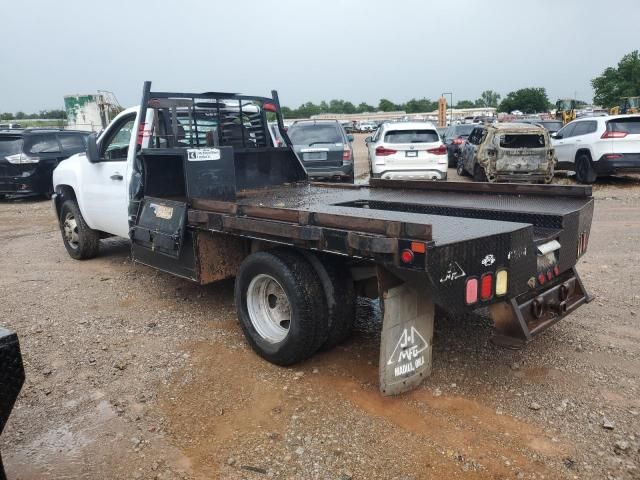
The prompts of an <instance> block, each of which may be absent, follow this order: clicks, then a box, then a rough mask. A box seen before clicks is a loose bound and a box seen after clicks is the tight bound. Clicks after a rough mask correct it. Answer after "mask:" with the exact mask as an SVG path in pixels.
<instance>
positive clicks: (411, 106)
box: [398, 98, 438, 113]
mask: <svg viewBox="0 0 640 480" xmlns="http://www.w3.org/2000/svg"><path fill="white" fill-rule="evenodd" d="M398 107H401V108H400V109H401V110H404V111H405V112H407V113H425V112H432V111H434V110H436V109H437V108H438V104H437V102H432V101H431V100H429V99H427V98H421V99H420V100H416V99H415V98H412V99H411V100H409V101H408V102H407V103H405V104H404V105H398Z"/></svg>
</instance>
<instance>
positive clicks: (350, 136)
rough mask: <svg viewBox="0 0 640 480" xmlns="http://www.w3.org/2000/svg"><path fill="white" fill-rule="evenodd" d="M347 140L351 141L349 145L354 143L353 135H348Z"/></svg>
mask: <svg viewBox="0 0 640 480" xmlns="http://www.w3.org/2000/svg"><path fill="white" fill-rule="evenodd" d="M347 140H349V143H351V142H353V135H351V134H350V133H349V134H347Z"/></svg>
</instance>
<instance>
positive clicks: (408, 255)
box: [400, 250, 413, 263]
mask: <svg viewBox="0 0 640 480" xmlns="http://www.w3.org/2000/svg"><path fill="white" fill-rule="evenodd" d="M400 260H402V263H411V262H413V252H412V251H411V250H403V251H402V253H401V254H400Z"/></svg>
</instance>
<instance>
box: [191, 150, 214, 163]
mask: <svg viewBox="0 0 640 480" xmlns="http://www.w3.org/2000/svg"><path fill="white" fill-rule="evenodd" d="M187 159H188V160H189V161H190V162H204V161H207V160H220V150H219V149H217V148H187Z"/></svg>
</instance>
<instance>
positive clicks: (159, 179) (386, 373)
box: [53, 82, 593, 395]
mask: <svg viewBox="0 0 640 480" xmlns="http://www.w3.org/2000/svg"><path fill="white" fill-rule="evenodd" d="M271 115H275V117H276V119H277V125H278V129H279V131H280V134H281V136H282V139H283V140H284V141H285V145H282V146H278V144H277V142H274V140H273V138H272V135H271V134H270V133H269V126H268V118H269V116H271ZM87 143H88V147H87V151H86V153H84V154H78V155H75V156H73V157H71V158H69V159H68V160H66V161H65V162H63V163H61V164H60V165H59V166H58V167H57V168H56V170H55V171H54V174H53V181H54V190H55V193H54V195H53V202H54V206H55V211H56V214H57V216H58V220H59V223H60V229H61V232H62V238H63V241H64V245H65V247H66V249H67V251H68V252H69V254H70V255H71V257H73V258H75V259H79V260H81V259H88V258H91V257H93V256H95V255H96V254H97V253H98V248H99V243H100V239H101V238H103V237H104V236H109V235H117V236H120V237H125V238H129V239H130V240H131V254H132V258H133V260H134V261H136V262H139V263H142V264H145V265H149V266H152V267H154V268H157V269H160V270H162V271H164V272H167V273H171V274H173V275H176V276H179V277H181V278H185V279H188V280H191V281H194V282H197V283H199V284H207V283H211V282H215V281H218V280H221V279H225V278H233V277H235V279H236V280H235V282H236V283H235V304H236V310H237V312H238V318H239V321H240V325H241V327H242V329H243V331H244V333H245V336H246V338H247V341H248V343H249V344H250V345H251V347H252V348H253V349H254V350H255V351H256V353H258V354H259V355H261V356H262V357H263V358H265V359H266V360H268V361H270V362H272V363H275V364H278V365H290V364H293V363H295V362H299V361H302V360H304V359H305V358H308V357H309V356H311V355H313V354H314V353H315V352H316V351H318V350H319V349H321V348H322V349H328V348H331V347H332V346H335V345H337V344H338V343H340V342H342V341H344V340H345V339H346V338H347V337H348V336H349V334H350V332H351V329H352V327H353V321H354V316H355V303H356V302H355V298H356V292H357V293H358V294H359V295H361V296H369V297H371V298H380V299H381V303H382V311H383V325H382V335H381V346H380V363H379V369H380V372H379V373H380V388H381V391H382V392H383V393H384V394H387V395H389V394H396V393H400V392H403V391H406V390H408V389H410V388H412V387H414V386H416V385H418V384H419V383H420V382H421V381H422V380H423V379H424V378H425V377H427V376H428V375H429V373H430V371H431V364H432V362H431V354H432V339H433V319H434V307H435V305H436V304H437V305H439V306H440V307H442V308H443V309H445V310H449V311H457V312H461V311H462V312H464V311H471V310H474V309H476V308H479V307H483V308H484V307H486V308H488V309H489V311H490V312H491V315H492V318H493V319H494V322H495V326H496V330H497V332H498V336H497V337H496V338H502V341H506V342H508V343H509V344H512V343H513V342H516V343H526V342H527V341H529V340H531V339H532V337H533V336H535V335H536V334H538V333H540V332H542V331H544V330H545V329H546V328H548V327H550V326H551V325H553V324H554V323H556V322H557V321H559V320H560V319H562V318H563V317H565V316H566V315H568V314H570V313H571V312H573V311H574V310H576V309H577V308H579V307H580V306H581V305H582V304H584V303H585V302H587V301H588V300H589V298H590V297H589V295H588V294H587V292H586V290H585V288H584V286H583V284H582V282H581V281H580V278H579V276H578V273H577V272H576V270H575V265H576V262H577V260H578V259H579V258H580V257H581V256H582V255H583V254H584V253H585V252H586V250H587V244H588V237H589V231H590V227H591V218H592V214H593V199H592V198H591V189H590V187H564V186H556V185H545V186H534V185H510V184H503V185H494V184H487V183H484V184H481V183H478V184H469V183H455V182H400V181H397V180H381V179H372V180H371V182H370V184H369V185H346V184H320V183H313V182H309V181H308V179H307V174H306V171H305V170H304V167H303V165H302V162H301V161H300V159H299V158H298V157H297V156H296V154H295V152H294V151H293V148H292V144H291V140H290V139H289V137H288V135H287V134H286V132H285V130H284V122H283V118H282V113H281V111H280V108H279V103H278V97H277V93H276V92H272V96H271V97H251V96H246V95H237V94H229V93H220V92H205V93H169V92H152V91H151V83H150V82H147V83H145V85H144V88H143V95H142V101H141V103H140V107H137V108H131V109H128V110H125V111H124V112H122V113H121V114H119V115H118V116H117V117H116V118H115V119H114V120H113V122H112V123H111V124H110V125H109V126H108V127H107V128H106V130H105V131H104V132H103V133H102V135H100V137H99V138H98V139H97V140H96V138H95V137H94V136H90V137H89V139H88V142H87Z"/></svg>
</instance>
